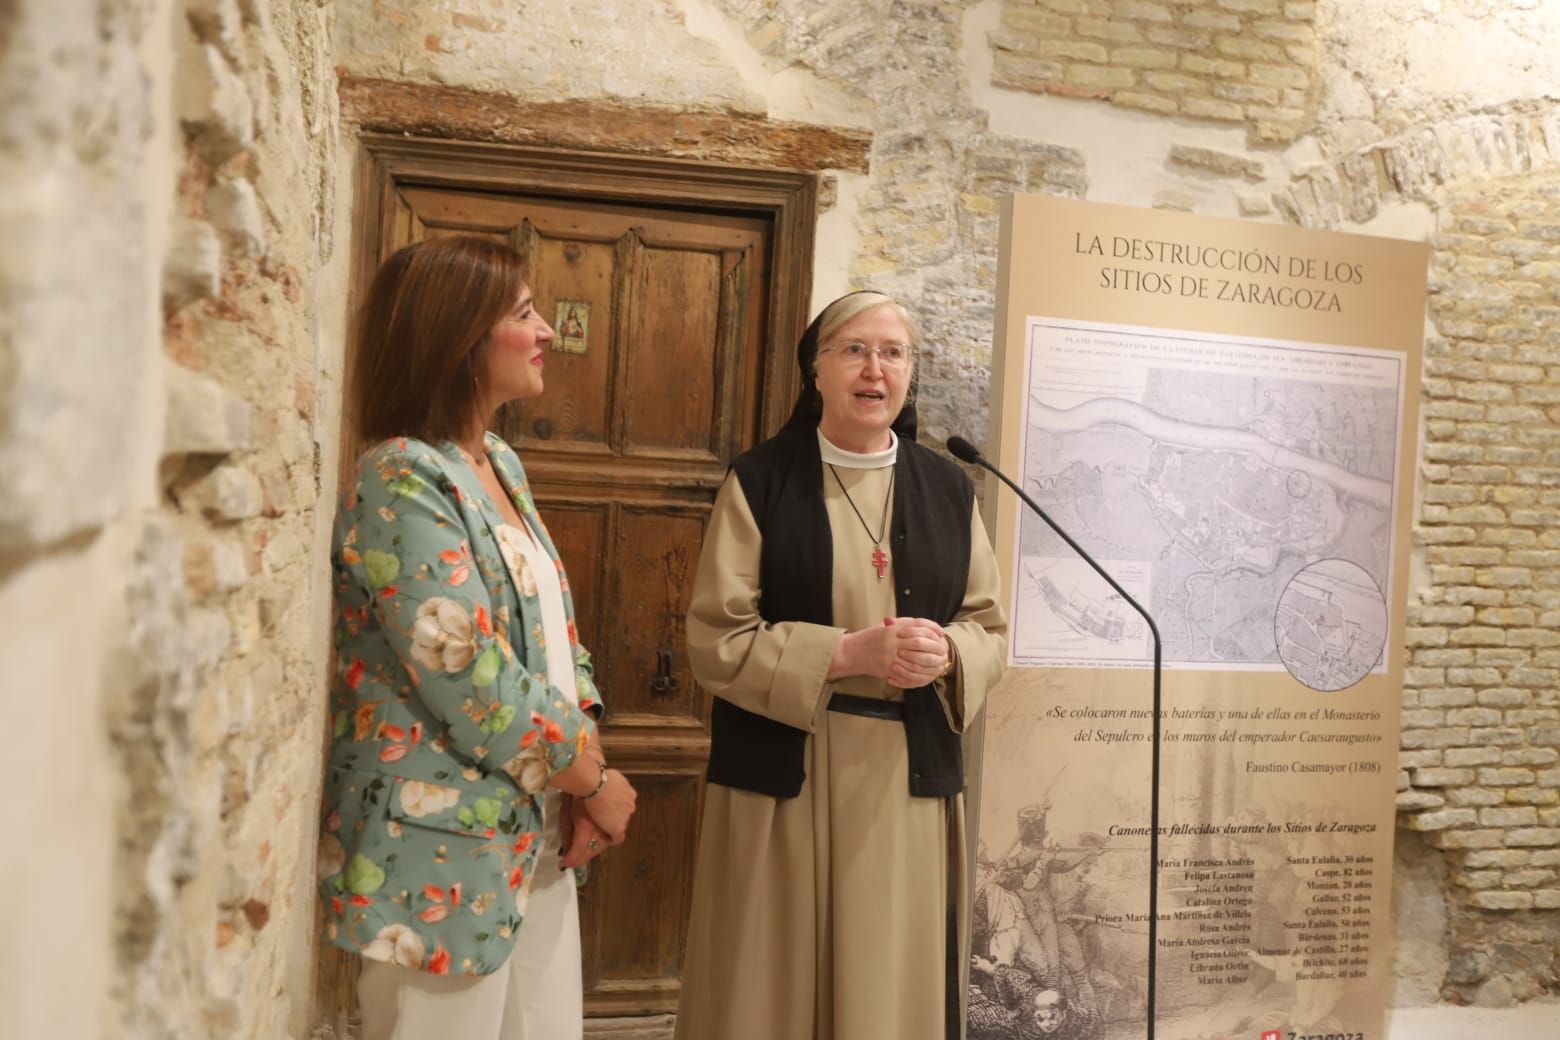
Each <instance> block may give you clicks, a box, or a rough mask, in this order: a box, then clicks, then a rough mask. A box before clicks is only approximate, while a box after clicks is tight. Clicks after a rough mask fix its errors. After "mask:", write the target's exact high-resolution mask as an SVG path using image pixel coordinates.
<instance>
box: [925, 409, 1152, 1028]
mask: <svg viewBox="0 0 1560 1040" xmlns="http://www.w3.org/2000/svg"><path fill="white" fill-rule="evenodd" d="M948 450H949V451H950V452H951V453H952V454H953V456H954V458H957V459H960V460H961V461H964V462H968V463H972V464H974V465H976V466H979V467H981V468H982V469H984V470H986V471H987V472H988V473H990V474H991V475H992V476H994V477H996V478H997V479H998V480H1000V481H1002V483H1004V484H1006V485H1007V486H1008V487H1010V488H1012V489H1013V493H1014V494H1016V495H1017V496H1018V497H1019V498H1020V499H1022V500H1023V502H1024V504H1025V505H1027V506H1028V507H1029V508H1030V509H1033V510H1034V511H1035V515H1036V516H1038V517H1039V518H1040V519H1042V520H1044V521H1045V522H1046V526H1048V527H1049V528H1050V529H1051V530H1053V531H1055V532H1056V534H1057V537H1059V538H1060V539H1061V540H1062V541H1064V542H1066V543H1067V544H1068V545H1069V546H1070V547H1071V548H1072V551H1073V552H1075V553H1077V554H1078V555H1079V557H1081V558H1082V559H1083V562H1084V563H1087V564H1088V565H1089V566H1090V567H1092V568H1094V573H1096V574H1098V575H1099V576H1100V577H1102V578H1104V579H1105V582H1106V584H1108V585H1109V586H1110V587H1111V588H1113V589H1115V590H1116V593H1117V594H1118V595H1120V596H1121V598H1122V599H1124V600H1126V601H1127V604H1128V605H1129V606H1131V607H1132V609H1133V610H1135V611H1137V612H1138V616H1139V617H1141V618H1142V619H1143V620H1144V621H1145V622H1147V624H1148V631H1149V633H1150V634H1151V635H1152V636H1153V637H1154V744H1153V747H1152V748H1151V749H1150V752H1149V763H1150V765H1149V775H1150V781H1149V782H1150V783H1151V784H1152V785H1153V797H1152V798H1151V799H1150V800H1149V813H1148V1006H1147V1008H1146V1011H1147V1015H1148V1040H1154V991H1155V985H1154V962H1155V960H1156V959H1157V958H1156V954H1157V952H1158V948H1159V947H1158V942H1159V736H1160V732H1159V731H1160V726H1159V703H1160V694H1159V673H1160V668H1161V665H1160V646H1159V627H1158V626H1157V625H1155V624H1154V619H1153V618H1151V617H1149V616H1148V611H1146V610H1144V609H1143V607H1142V606H1141V605H1140V604H1139V603H1138V601H1137V600H1135V599H1133V598H1132V597H1131V596H1130V595H1129V594H1128V593H1127V590H1126V589H1124V588H1122V587H1121V586H1120V585H1118V584H1116V579H1115V578H1112V577H1111V576H1110V575H1109V574H1107V573H1105V568H1103V567H1101V566H1100V565H1099V564H1097V563H1095V562H1094V557H1092V556H1090V555H1089V554H1088V553H1087V552H1085V551H1084V549H1083V547H1082V546H1081V545H1079V544H1078V543H1077V542H1075V541H1073V540H1072V538H1071V537H1070V536H1069V535H1068V534H1067V532H1066V531H1064V530H1062V529H1061V528H1060V527H1058V526H1057V525H1056V521H1055V520H1052V519H1051V518H1050V517H1049V516H1047V515H1046V511H1045V510H1044V509H1041V508H1040V505H1039V503H1037V502H1036V501H1035V500H1034V499H1032V498H1030V497H1029V496H1028V495H1027V494H1025V493H1024V489H1023V488H1021V487H1019V486H1018V485H1017V484H1015V483H1013V481H1011V480H1009V479H1008V477H1007V475H1006V474H1005V473H1003V472H1002V471H1001V470H999V469H997V467H995V466H993V465H992V464H991V463H990V462H988V461H987V460H986V457H985V456H984V455H982V454H981V453H980V449H978V448H976V447H975V445H973V444H971V443H970V442H969V441H967V440H965V439H964V438H963V437H949V438H948ZM1015 580H1017V579H1016V578H1015Z"/></svg>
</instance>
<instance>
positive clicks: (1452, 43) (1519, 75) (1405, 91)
mask: <svg viewBox="0 0 1560 1040" xmlns="http://www.w3.org/2000/svg"><path fill="white" fill-rule="evenodd" d="M1318 9H1319V12H1320V13H1321V18H1320V21H1321V22H1322V24H1323V35H1324V37H1325V40H1326V42H1325V43H1324V60H1323V64H1322V75H1323V79H1324V82H1325V84H1326V89H1325V91H1324V96H1323V100H1322V108H1321V115H1320V118H1319V120H1318V126H1317V138H1318V140H1319V141H1320V143H1321V144H1322V146H1323V148H1324V149H1325V150H1326V151H1327V152H1328V153H1329V154H1331V153H1336V152H1340V151H1351V150H1353V149H1354V148H1356V147H1358V146H1360V145H1362V144H1368V143H1370V142H1371V141H1375V140H1381V139H1383V138H1387V137H1392V136H1395V135H1397V134H1399V133H1402V132H1403V131H1404V130H1406V129H1408V128H1410V127H1412V126H1414V125H1417V124H1421V123H1425V122H1434V121H1437V120H1445V119H1448V118H1451V117H1454V116H1457V115H1462V114H1465V113H1468V112H1472V111H1478V110H1481V109H1488V108H1495V107H1499V106H1503V105H1507V104H1510V103H1511V102H1514V101H1520V100H1523V99H1532V98H1543V97H1546V96H1552V95H1553V94H1554V92H1555V85H1556V84H1557V83H1560V51H1557V50H1556V48H1555V46H1554V41H1555V39H1556V36H1557V34H1560V6H1556V5H1555V4H1553V3H1550V2H1548V0H1350V2H1348V3H1324V4H1319V5H1318Z"/></svg>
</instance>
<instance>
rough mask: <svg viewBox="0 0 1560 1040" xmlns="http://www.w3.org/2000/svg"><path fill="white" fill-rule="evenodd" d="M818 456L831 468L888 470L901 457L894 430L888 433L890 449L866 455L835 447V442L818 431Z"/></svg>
mask: <svg viewBox="0 0 1560 1040" xmlns="http://www.w3.org/2000/svg"><path fill="white" fill-rule="evenodd" d="M818 454H819V455H821V456H822V457H823V461H824V462H827V463H828V464H829V465H831V466H844V467H845V468H846V469H887V468H888V467H889V466H892V465H893V464H894V460H895V459H897V458H898V457H899V437H898V436H897V435H896V434H895V433H894V431H893V430H889V431H888V447H886V448H884V449H883V450H882V451H869V452H866V453H865V454H861V453H857V452H854V451H846V450H845V449H844V448H840V447H837V446H835V444H834V442H833V441H831V440H829V438H827V437H825V436H824V435H823V431H822V430H819V431H818Z"/></svg>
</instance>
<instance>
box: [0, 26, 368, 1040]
mask: <svg viewBox="0 0 1560 1040" xmlns="http://www.w3.org/2000/svg"><path fill="white" fill-rule="evenodd" d="M326 39H327V26H326V12H325V11H323V10H322V8H321V6H319V5H313V4H300V5H295V4H278V5H275V7H274V8H273V6H272V5H271V4H270V3H269V2H268V0H189V2H188V3H174V2H170V0H160V2H159V0H140V2H121V3H103V2H89V0H50V2H48V3H43V2H31V0H24V2H21V3H10V4H0V48H3V49H4V54H3V61H0V105H3V110H4V112H5V119H4V122H3V124H0V210H3V222H4V226H5V227H6V229H7V230H6V234H5V236H4V237H3V239H0V302H3V304H4V307H3V317H0V395H3V397H4V402H5V403H4V406H3V407H0V456H3V458H4V462H5V466H6V472H7V482H8V487H9V493H8V494H7V495H6V496H5V501H4V504H3V505H0V619H3V621H4V626H5V630H6V647H7V649H8V651H9V652H10V654H11V655H12V656H13V657H14V658H15V661H14V662H13V663H14V665H15V667H14V668H13V670H12V671H11V672H10V674H8V676H7V680H6V684H5V685H6V689H7V692H8V694H11V696H8V697H7V708H8V710H10V711H11V713H12V715H11V718H12V722H13V725H15V726H16V727H17V728H16V730H15V733H16V735H17V736H16V739H14V740H13V741H12V742H11V744H12V747H13V753H12V760H11V763H10V770H9V772H10V774H11V776H12V782H13V785H15V790H16V791H17V792H25V794H23V795H21V796H19V797H13V798H9V799H7V800H6V805H5V808H4V809H3V810H0V813H3V817H0V822H3V824H4V826H5V829H6V833H7V834H9V835H12V836H13V839H12V840H8V841H7V842H6V843H5V844H4V848H3V851H0V865H3V876H4V878H5V882H6V883H5V885H4V896H0V915H3V917H4V919H5V920H6V922H7V926H8V928H9V929H10V930H11V933H12V936H13V941H12V942H10V943H8V944H7V951H8V952H7V953H6V954H5V955H4V970H3V971H0V977H3V978H4V980H5V981H4V982H3V983H0V987H3V990H0V1034H3V1035H5V1036H17V1037H46V1036H60V1037H95V1036H102V1037H142V1036H144V1037H159V1038H161V1037H201V1038H204V1037H223V1038H226V1037H266V1038H271V1037H279V1036H286V1035H289V1034H292V1035H302V1032H303V1030H304V1028H305V1020H306V1017H307V1011H308V1009H307V1006H306V1005H307V993H308V987H307V980H308V976H309V973H310V965H311V948H312V944H313V938H312V930H313V929H312V925H313V919H312V913H313V906H312V897H311V894H310V892H309V887H308V885H307V881H306V880H305V879H306V877H307V874H308V873H309V870H310V866H311V862H312V856H313V847H314V840H315V835H314V827H313V821H314V804H315V802H316V800H317V789H318V772H319V760H320V755H319V751H320V739H321V737H320V734H321V727H322V722H321V719H322V717H323V710H324V709H323V704H324V697H323V692H322V689H323V671H324V664H323V660H324V649H325V647H324V643H325V635H324V633H325V632H326V630H327V627H328V626H327V620H326V618H327V613H326V611H327V600H326V596H325V593H326V582H325V573H324V566H323V563H322V561H323V559H324V549H325V547H326V544H327V543H326V539H325V533H324V529H323V527H322V526H321V517H320V516H319V515H318V511H317V510H316V508H315V504H316V500H317V497H318V494H319V488H320V487H321V486H322V485H325V486H328V485H329V484H330V483H331V482H333V480H334V477H333V476H332V475H331V474H330V473H329V472H327V470H326V467H327V461H328V460H330V459H331V456H332V454H333V447H334V443H335V419H334V415H333V411H334V408H333V405H327V403H328V402H334V400H335V396H336V390H335V389H334V388H335V387H336V386H338V385H339V379H337V377H336V375H335V373H334V371H333V366H332V363H331V362H330V361H329V359H330V358H331V357H333V356H335V354H337V353H339V344H333V343H331V342H329V340H328V338H327V337H326V335H325V333H324V331H323V330H322V328H321V327H317V325H316V320H317V319H316V310H315V301H314V295H315V294H316V293H317V292H319V291H320V286H321V283H322V279H325V280H326V281H327V282H328V281H329V279H330V278H332V277H337V278H338V279H339V276H333V275H332V274H331V270H330V269H329V268H328V267H327V261H328V258H329V257H330V255H331V246H330V243H329V240H328V237H327V236H326V235H325V234H324V233H323V230H324V227H325V225H326V222H327V221H328V220H329V219H330V217H331V215H332V214H331V205H332V200H333V192H334V188H333V186H332V185H331V184H330V177H331V171H332V169H333V160H334V156H333V151H334V142H335V135H334V127H333V120H334V110H335V104H334V89H333V80H332V79H331V78H330V77H329V68H330V66H329V63H328V61H327V60H326V48H325V41H326ZM18 756H19V758H18ZM45 980H50V982H51V984H43V983H44V982H45ZM53 980H57V982H56V981H53ZM284 991H286V992H287V993H288V994H290V995H301V996H302V1000H303V1004H302V1005H298V1004H294V1003H290V1002H289V999H288V995H284Z"/></svg>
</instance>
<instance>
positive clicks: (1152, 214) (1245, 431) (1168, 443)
mask: <svg viewBox="0 0 1560 1040" xmlns="http://www.w3.org/2000/svg"><path fill="white" fill-rule="evenodd" d="M1002 234H1003V237H1002V251H1001V270H1000V276H999V288H998V313H997V324H996V349H995V353H994V360H993V366H992V376H993V378H992V387H993V390H992V394H993V399H992V427H991V436H990V438H989V441H988V445H989V451H988V455H989V456H990V457H991V458H992V459H993V460H994V461H995V462H996V464H997V465H998V466H999V468H1001V469H1003V470H1004V471H1005V472H1007V473H1008V474H1010V475H1011V476H1012V477H1013V478H1014V479H1015V480H1017V481H1018V482H1020V483H1021V485H1022V486H1023V487H1024V489H1025V490H1026V491H1027V492H1028V493H1029V494H1030V496H1031V497H1032V498H1034V499H1035V500H1036V501H1037V502H1038V503H1039V504H1040V506H1041V507H1042V508H1044V509H1045V510H1046V512H1047V513H1048V514H1049V515H1050V516H1051V517H1052V518H1053V519H1054V520H1055V521H1056V522H1057V523H1058V524H1059V525H1060V526H1061V527H1062V528H1063V530H1065V531H1067V533H1068V534H1069V535H1071V536H1072V537H1073V538H1074V539H1075V540H1076V541H1077V542H1078V543H1079V545H1080V546H1081V547H1082V548H1083V549H1085V550H1086V551H1087V552H1089V553H1090V554H1091V555H1092V556H1094V557H1095V559H1096V560H1098V561H1099V563H1100V564H1101V565H1102V566H1103V567H1104V568H1105V569H1106V570H1107V571H1108V572H1109V573H1110V574H1111V575H1112V577H1114V578H1115V580H1116V582H1117V583H1118V584H1119V585H1120V586H1121V587H1122V588H1123V589H1124V590H1126V591H1127V592H1128V593H1129V594H1130V595H1131V596H1132V597H1133V598H1134V599H1136V600H1137V601H1138V602H1139V603H1140V604H1142V605H1143V606H1144V607H1145V608H1146V609H1147V610H1148V612H1149V613H1150V615H1151V616H1152V617H1153V619H1154V622H1155V625H1156V626H1157V627H1158V629H1159V632H1160V635H1161V638H1162V645H1163V659H1164V675H1163V708H1162V715H1161V718H1160V722H1161V727H1162V730H1163V740H1162V745H1161V746H1162V756H1163V758H1162V777H1161V784H1160V829H1159V877H1158V883H1159V887H1158V926H1157V933H1158V934H1157V949H1156V950H1155V951H1154V953H1155V957H1156V958H1157V959H1156V974H1157V986H1156V997H1155V1003H1156V1008H1155V1019H1156V1025H1155V1030H1154V1032H1153V1034H1152V1035H1154V1036H1157V1037H1160V1038H1162V1040H1322V1038H1327V1040H1334V1038H1336V1040H1381V1038H1382V1031H1383V1022H1384V1009H1385V1003H1386V997H1387V993H1388V989H1389V985H1390V981H1391V960H1390V954H1391V931H1390V926H1389V921H1388V910H1389V907H1388V898H1389V894H1390V890H1391V875H1392V829H1393V812H1394V810H1393V802H1394V795H1395V791H1396V778H1397V752H1398V714H1399V705H1400V700H1401V689H1402V675H1403V656H1404V655H1403V623H1404V609H1405V604H1406V602H1407V589H1408V565H1407V561H1408V550H1409V530H1410V507H1411V505H1412V498H1413V479H1412V477H1413V466H1414V459H1415V448H1414V439H1415V433H1416V430H1417V422H1418V420H1417V404H1418V391H1419V383H1420V368H1421V353H1422V345H1423V337H1424V321H1425V318H1424V315H1425V279H1426V265H1427V260H1428V249H1427V247H1426V246H1425V245H1424V244H1423V243H1419V242H1407V241H1398V240H1391V239H1382V238H1374V237H1367V236H1363V235H1350V234H1337V233H1327V232H1318V231H1308V230H1301V229H1297V228H1292V227H1286V226H1281V225H1275V224H1266V223H1257V222H1251V221H1236V220H1223V219H1216V218H1209V217H1198V216H1192V215H1188V214H1184V213H1170V212H1163V211H1156V210H1140V209H1132V208H1128V207H1121V206H1109V205H1101V204H1095V203H1084V202H1075V201H1071V200H1064V199H1056V198H1049V197H1042V196H1016V197H1014V198H1012V199H1011V200H1010V201H1009V203H1008V205H1007V207H1006V210H1005V213H1004V223H1003V232H1002ZM985 509H986V512H987V514H988V515H990V516H992V517H994V526H995V542H996V547H997V555H998V559H999V560H1000V561H1001V563H1002V565H1003V567H1004V569H1005V581H1006V595H1007V602H1008V606H1009V610H1010V619H1011V632H1010V636H1009V671H1008V674H1007V676H1006V677H1005V678H1004V680H1003V682H1002V683H1001V685H1000V686H999V687H998V688H997V689H996V690H994V691H993V693H992V695H991V697H990V700H989V702H988V707H987V712H988V717H987V723H986V728H985V738H984V745H983V750H982V766H981V773H980V777H981V779H980V787H979V797H978V813H979V820H978V827H979V838H978V849H977V853H976V872H975V882H976V883H975V905H974V912H973V914H972V917H971V919H972V945H971V958H970V975H969V990H968V997H969V1010H968V1024H969V1029H968V1036H969V1038H970V1040H1017V1038H1020V1037H1024V1038H1028V1037H1034V1036H1049V1037H1056V1038H1095V1037H1098V1038H1101V1040H1118V1038H1121V1040H1125V1038H1141V1037H1144V1036H1146V1035H1149V1034H1148V1031H1147V1021H1146V1005H1147V1001H1146V996H1147V993H1146V983H1147V966H1148V956H1149V950H1148V905H1149V903H1148V890H1149V879H1150V863H1149V820H1150V792H1151V787H1150V748H1151V745H1152V735H1153V712H1152V699H1151V698H1152V678H1151V671H1150V669H1151V666H1152V661H1153V653H1152V647H1151V643H1150V636H1149V631H1148V628H1147V626H1146V625H1145V624H1144V623H1143V622H1142V620H1141V619H1140V618H1139V617H1138V616H1137V615H1136V614H1135V613H1134V612H1133V611H1132V610H1131V609H1130V608H1129V607H1128V606H1127V605H1126V604H1125V603H1124V602H1123V601H1122V599H1121V597H1120V596H1119V595H1117V594H1116V593H1115V592H1114V591H1113V590H1112V589H1111V588H1110V587H1109V586H1108V585H1107V584H1106V583H1105V582H1104V581H1103V580H1101V579H1100V578H1099V577H1098V576H1097V575H1096V574H1095V573H1094V572H1093V571H1092V570H1091V569H1090V568H1089V567H1088V566H1087V565H1086V564H1085V563H1084V562H1083V561H1082V560H1080V559H1079V558H1078V557H1077V556H1076V554H1074V553H1073V551H1072V550H1071V549H1070V548H1069V547H1068V546H1067V545H1066V544H1065V543H1064V542H1063V541H1062V540H1061V539H1059V538H1058V537H1056V535H1055V534H1053V533H1052V532H1051V531H1050V529H1049V528H1047V526H1046V525H1045V524H1044V522H1042V521H1041V520H1040V519H1039V518H1038V517H1036V516H1034V515H1033V514H1032V513H1029V512H1028V510H1027V509H1026V508H1025V507H1024V506H1023V505H1022V503H1020V502H1019V501H1018V500H1017V499H1016V498H1015V497H1014V496H1013V495H1012V494H1011V493H1010V492H1008V491H1007V490H1006V489H1002V488H1000V486H999V485H997V484H995V483H994V482H993V483H991V484H990V485H989V486H988V488H987V491H986V506H985Z"/></svg>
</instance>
